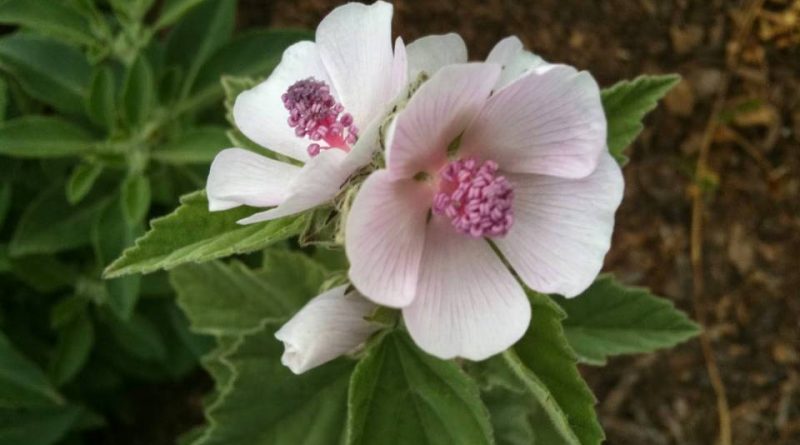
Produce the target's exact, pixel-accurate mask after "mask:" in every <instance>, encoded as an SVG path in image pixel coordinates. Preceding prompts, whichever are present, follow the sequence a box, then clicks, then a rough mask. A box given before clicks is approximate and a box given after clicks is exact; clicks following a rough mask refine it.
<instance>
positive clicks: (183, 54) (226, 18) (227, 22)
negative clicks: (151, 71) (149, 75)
mask: <svg viewBox="0 0 800 445" xmlns="http://www.w3.org/2000/svg"><path fill="white" fill-rule="evenodd" d="M235 24H236V2H232V1H230V0H206V1H205V2H203V3H201V4H200V5H198V6H197V8H194V9H192V11H191V12H189V13H188V14H187V15H186V16H185V17H184V18H183V20H181V21H180V22H179V23H178V24H177V25H176V26H175V28H173V29H172V31H171V32H170V33H169V37H168V38H167V43H166V59H167V61H168V64H170V65H179V66H181V67H183V69H184V71H183V72H184V73H185V76H184V87H183V93H184V94H185V93H188V92H189V89H190V88H191V86H192V84H193V83H194V79H195V77H196V76H197V72H198V71H199V70H200V67H201V66H202V65H203V62H205V61H206V60H207V59H208V58H209V57H210V56H211V54H213V53H214V52H215V51H216V50H217V49H218V48H219V47H220V46H222V45H224V44H225V42H227V41H228V40H229V39H230V38H231V35H232V34H233V29H234V26H235ZM262 57H263V56H262Z"/></svg>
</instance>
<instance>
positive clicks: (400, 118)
mask: <svg viewBox="0 0 800 445" xmlns="http://www.w3.org/2000/svg"><path fill="white" fill-rule="evenodd" d="M499 75H500V67H499V66H497V65H494V64H490V63H468V64H460V65H448V66H446V67H444V68H442V69H440V70H439V72H438V73H437V74H436V75H435V76H433V77H432V78H431V79H430V80H428V81H427V82H425V83H423V84H422V86H421V87H420V88H419V90H417V92H416V93H414V96H412V97H411V100H409V102H408V105H407V106H406V108H405V109H404V110H403V111H401V112H400V113H399V114H398V115H397V118H396V121H395V124H394V130H393V131H392V132H391V140H389V145H390V147H391V148H390V149H389V150H388V154H387V158H388V159H387V165H388V168H389V171H390V172H391V176H392V178H393V179H400V178H410V177H413V176H414V175H415V174H417V173H419V172H421V171H427V172H428V173H430V174H433V173H436V170H438V169H439V167H441V165H442V164H443V163H444V162H445V161H446V159H447V147H448V145H449V144H450V143H451V142H453V140H454V139H455V138H456V137H458V135H459V134H461V132H462V131H464V128H466V127H467V125H468V124H469V123H470V121H472V119H473V118H474V117H475V116H476V115H477V114H478V113H479V112H480V109H481V107H482V106H483V104H484V103H485V102H486V98H487V97H489V93H491V91H492V86H493V85H494V84H495V81H496V80H497V77H498V76H499Z"/></svg>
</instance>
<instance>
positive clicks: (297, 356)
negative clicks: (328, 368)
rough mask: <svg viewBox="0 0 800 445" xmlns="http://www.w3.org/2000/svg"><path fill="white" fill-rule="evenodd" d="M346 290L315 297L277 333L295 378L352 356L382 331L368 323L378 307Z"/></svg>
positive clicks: (344, 287)
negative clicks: (371, 314)
mask: <svg viewBox="0 0 800 445" xmlns="http://www.w3.org/2000/svg"><path fill="white" fill-rule="evenodd" d="M346 289H347V286H339V287H336V288H333V289H331V290H329V291H327V292H324V293H322V294H320V295H318V296H316V297H314V298H313V299H312V300H311V301H309V302H308V303H307V304H306V305H305V306H303V308H302V309H300V311H299V312H297V314H295V316H294V317H292V319H291V320H289V321H288V322H287V323H286V324H284V325H283V326H281V328H280V329H279V330H278V332H276V333H275V338H277V339H278V340H280V341H282V342H283V344H284V347H285V350H284V353H283V356H282V357H281V362H282V363H283V364H284V365H285V366H286V367H288V368H289V369H291V370H292V372H294V373H295V374H302V373H304V372H306V371H308V370H310V369H312V368H315V367H317V366H319V365H322V364H324V363H327V362H329V361H331V360H333V359H335V358H337V357H339V356H340V355H343V354H347V353H349V352H351V351H352V350H354V349H355V348H357V347H358V346H359V345H361V344H362V343H364V341H365V340H367V338H369V336H370V335H372V333H374V332H375V331H377V330H378V328H380V325H378V324H376V323H370V322H368V321H367V320H365V319H364V317H366V316H368V315H369V314H370V313H371V312H372V311H374V310H375V308H376V306H375V305H374V304H373V303H371V302H370V301H367V300H366V299H364V298H363V297H362V296H361V295H359V294H358V292H349V293H347V294H345V290H346Z"/></svg>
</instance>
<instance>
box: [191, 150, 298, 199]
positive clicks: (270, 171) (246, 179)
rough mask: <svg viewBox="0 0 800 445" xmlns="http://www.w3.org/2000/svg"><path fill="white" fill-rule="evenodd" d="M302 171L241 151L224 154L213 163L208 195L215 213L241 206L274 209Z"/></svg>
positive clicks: (209, 176)
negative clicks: (272, 207) (289, 185)
mask: <svg viewBox="0 0 800 445" xmlns="http://www.w3.org/2000/svg"><path fill="white" fill-rule="evenodd" d="M299 172H300V168H299V167H295V166H293V165H289V164H286V163H284V162H279V161H276V160H274V159H270V158H268V157H266V156H261V155H259V154H256V153H253V152H251V151H248V150H243V149H241V148H228V149H226V150H222V151H221V152H219V154H217V156H216V157H215V158H214V162H212V163H211V171H210V172H209V173H208V183H207V185H206V194H207V195H208V209H209V210H210V211H212V212H214V211H217V210H227V209H231V208H234V207H238V206H240V205H249V206H254V207H271V206H274V205H277V204H280V203H281V202H282V201H283V200H284V199H285V198H286V194H287V191H288V186H287V185H288V184H289V183H290V182H291V181H292V179H294V177H295V176H297V174H298V173H299Z"/></svg>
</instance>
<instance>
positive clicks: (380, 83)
mask: <svg viewBox="0 0 800 445" xmlns="http://www.w3.org/2000/svg"><path fill="white" fill-rule="evenodd" d="M391 34H392V5H390V4H389V3H385V2H382V1H378V2H375V3H373V4H372V5H369V6H367V5H362V4H360V3H348V4H346V5H344V6H339V7H338V8H336V9H334V10H333V11H331V13H330V14H328V15H327V16H326V17H325V18H324V19H322V21H321V22H320V24H319V27H317V39H316V42H317V46H318V48H319V54H320V57H321V58H322V63H323V64H324V65H325V68H326V69H327V71H328V74H329V75H330V78H331V80H332V81H333V86H334V88H335V89H336V91H337V92H338V94H339V97H340V98H341V101H342V104H343V105H344V107H345V110H346V111H347V112H349V113H350V114H352V115H353V118H354V121H355V124H356V126H357V127H358V128H359V129H362V128H366V126H367V125H369V124H370V123H371V122H372V120H373V119H375V117H376V115H377V114H379V113H380V112H381V111H382V110H383V106H384V105H385V104H386V102H388V101H390V100H391V99H392V97H390V96H391V82H392V61H393V56H392V40H391V38H392V36H391Z"/></svg>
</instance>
